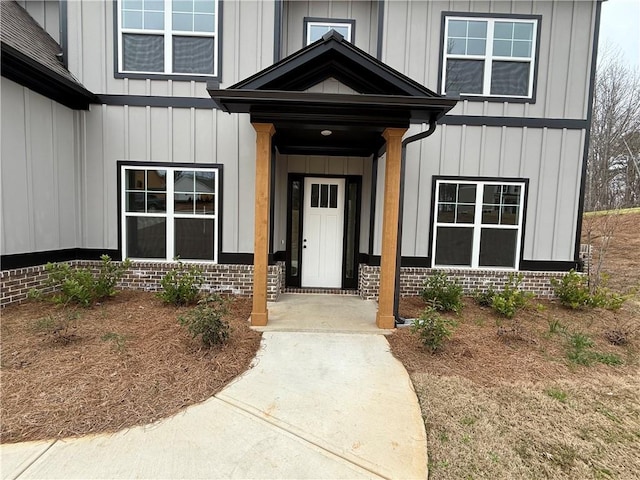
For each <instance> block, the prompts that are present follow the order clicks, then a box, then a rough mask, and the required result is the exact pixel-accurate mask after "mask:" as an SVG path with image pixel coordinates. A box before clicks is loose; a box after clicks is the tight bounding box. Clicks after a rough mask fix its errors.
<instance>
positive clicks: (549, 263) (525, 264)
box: [361, 255, 580, 272]
mask: <svg viewBox="0 0 640 480" xmlns="http://www.w3.org/2000/svg"><path fill="white" fill-rule="evenodd" d="M361 263H366V264H367V265H369V266H372V267H379V266H380V255H370V256H369V258H368V261H363V262H361ZM400 266H401V267H403V268H404V267H407V268H410V267H419V268H433V267H431V258H430V257H402V258H401V262H400ZM572 268H573V269H575V270H578V269H579V268H580V263H579V262H571V261H561V260H522V261H521V262H520V269H519V270H517V271H522V272H568V271H569V270H571V269H572ZM477 270H482V271H484V270H486V269H483V268H478V269H469V271H470V272H474V271H477ZM496 271H501V270H496Z"/></svg>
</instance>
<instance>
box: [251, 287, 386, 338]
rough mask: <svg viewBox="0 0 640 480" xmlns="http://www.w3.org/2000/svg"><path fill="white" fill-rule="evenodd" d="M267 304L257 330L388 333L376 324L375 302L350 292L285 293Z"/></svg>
mask: <svg viewBox="0 0 640 480" xmlns="http://www.w3.org/2000/svg"><path fill="white" fill-rule="evenodd" d="M267 308H268V309H269V322H268V324H267V326H265V327H255V329H256V330H258V331H261V332H273V331H276V332H287V331H296V332H339V333H375V334H381V333H383V334H384V333H390V332H388V331H384V330H381V329H379V328H378V327H377V326H376V312H377V309H378V305H377V303H376V302H374V301H373V300H362V299H361V298H360V297H357V296H353V295H326V294H299V293H285V294H282V295H280V297H279V298H278V301H277V302H269V303H268V304H267Z"/></svg>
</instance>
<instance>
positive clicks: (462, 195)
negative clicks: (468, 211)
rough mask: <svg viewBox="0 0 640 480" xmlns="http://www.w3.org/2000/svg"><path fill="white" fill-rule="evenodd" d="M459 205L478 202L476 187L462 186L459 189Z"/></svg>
mask: <svg viewBox="0 0 640 480" xmlns="http://www.w3.org/2000/svg"><path fill="white" fill-rule="evenodd" d="M458 202H459V203H475V202H476V186H475V185H466V184H461V185H460V187H458Z"/></svg>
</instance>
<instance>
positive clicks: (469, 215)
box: [456, 205, 476, 223]
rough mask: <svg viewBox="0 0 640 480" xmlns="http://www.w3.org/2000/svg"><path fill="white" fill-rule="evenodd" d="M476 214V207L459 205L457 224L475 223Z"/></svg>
mask: <svg viewBox="0 0 640 480" xmlns="http://www.w3.org/2000/svg"><path fill="white" fill-rule="evenodd" d="M475 214H476V207H475V206H474V205H458V212H457V215H456V223H473V220H474V217H475Z"/></svg>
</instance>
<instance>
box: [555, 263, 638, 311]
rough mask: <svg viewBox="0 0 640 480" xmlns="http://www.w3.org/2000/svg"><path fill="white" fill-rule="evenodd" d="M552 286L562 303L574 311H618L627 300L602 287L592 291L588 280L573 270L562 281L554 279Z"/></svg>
mask: <svg viewBox="0 0 640 480" xmlns="http://www.w3.org/2000/svg"><path fill="white" fill-rule="evenodd" d="M551 285H552V286H553V291H554V293H555V295H556V297H558V299H559V300H560V303H561V304H562V305H563V306H565V307H567V308H571V309H574V310H575V309H581V308H595V307H601V308H606V309H608V310H617V309H619V308H620V307H621V306H622V304H623V303H624V302H625V300H626V298H625V297H624V296H623V295H618V294H617V293H614V292H611V291H609V290H607V289H606V288H605V287H604V286H602V285H600V286H598V287H596V288H595V290H593V291H592V289H591V288H590V287H589V281H588V278H587V277H586V276H584V275H580V274H579V273H577V272H576V271H575V270H573V269H571V270H570V271H569V273H567V274H566V275H564V276H563V277H562V279H561V280H557V279H555V278H552V279H551Z"/></svg>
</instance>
